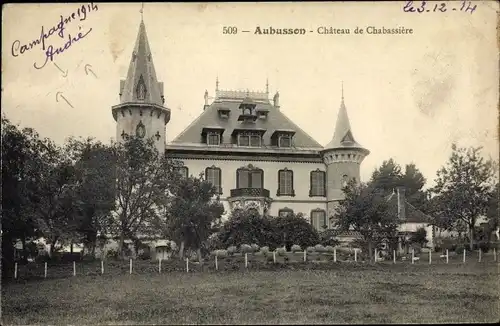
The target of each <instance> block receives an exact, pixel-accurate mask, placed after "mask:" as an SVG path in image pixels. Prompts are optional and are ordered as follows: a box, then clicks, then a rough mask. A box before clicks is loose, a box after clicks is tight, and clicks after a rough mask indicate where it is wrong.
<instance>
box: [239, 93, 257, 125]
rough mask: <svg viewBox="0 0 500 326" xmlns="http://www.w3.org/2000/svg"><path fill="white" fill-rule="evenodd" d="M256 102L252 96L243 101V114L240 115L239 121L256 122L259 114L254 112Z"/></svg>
mask: <svg viewBox="0 0 500 326" xmlns="http://www.w3.org/2000/svg"><path fill="white" fill-rule="evenodd" d="M255 106H256V104H255V103H254V101H252V99H251V98H249V97H247V98H245V99H244V100H243V102H241V104H240V106H239V109H240V110H241V114H240V116H239V117H238V121H241V122H245V123H248V122H250V123H251V122H255V120H256V119H257V115H255V114H254V110H255Z"/></svg>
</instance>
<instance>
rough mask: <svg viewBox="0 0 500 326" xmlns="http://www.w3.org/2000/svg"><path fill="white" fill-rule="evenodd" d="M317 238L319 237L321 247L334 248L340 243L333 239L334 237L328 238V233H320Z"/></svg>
mask: <svg viewBox="0 0 500 326" xmlns="http://www.w3.org/2000/svg"><path fill="white" fill-rule="evenodd" d="M319 237H320V243H321V244H322V245H323V246H333V247H336V246H338V245H340V241H339V240H337V239H335V238H334V237H332V236H330V235H329V234H328V231H327V232H321V233H320V234H319Z"/></svg>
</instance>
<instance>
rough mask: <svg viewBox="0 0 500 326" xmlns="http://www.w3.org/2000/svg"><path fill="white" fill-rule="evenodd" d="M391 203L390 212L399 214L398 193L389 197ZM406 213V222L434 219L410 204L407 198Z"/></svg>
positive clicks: (421, 221)
mask: <svg viewBox="0 0 500 326" xmlns="http://www.w3.org/2000/svg"><path fill="white" fill-rule="evenodd" d="M387 201H388V203H389V212H390V213H391V214H393V215H395V216H397V215H398V196H397V194H396V193H392V194H390V195H389V196H388V197H387ZM405 204H406V206H405V215H406V218H405V219H404V220H403V222H405V223H431V222H432V219H431V217H430V216H428V215H427V214H425V213H423V212H422V211H420V210H418V209H417V208H416V207H415V206H413V205H412V204H410V203H409V202H408V201H407V200H406V198H405Z"/></svg>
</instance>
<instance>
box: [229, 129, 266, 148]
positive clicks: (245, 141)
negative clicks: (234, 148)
mask: <svg viewBox="0 0 500 326" xmlns="http://www.w3.org/2000/svg"><path fill="white" fill-rule="evenodd" d="M265 132H266V131H265V129H254V130H252V129H250V130H241V129H235V130H234V132H233V136H234V137H235V138H236V139H235V140H236V144H238V146H248V147H261V146H262V135H263V134H264V133H265Z"/></svg>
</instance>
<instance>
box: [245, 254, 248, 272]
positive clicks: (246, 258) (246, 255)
mask: <svg viewBox="0 0 500 326" xmlns="http://www.w3.org/2000/svg"><path fill="white" fill-rule="evenodd" d="M245 268H248V254H247V253H246V252H245Z"/></svg>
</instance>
